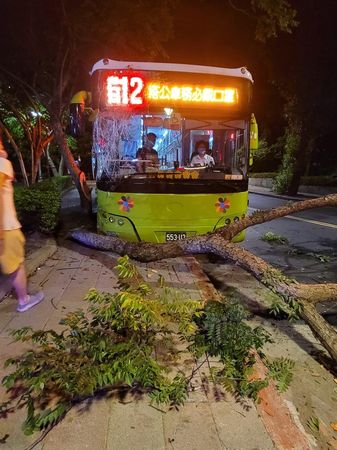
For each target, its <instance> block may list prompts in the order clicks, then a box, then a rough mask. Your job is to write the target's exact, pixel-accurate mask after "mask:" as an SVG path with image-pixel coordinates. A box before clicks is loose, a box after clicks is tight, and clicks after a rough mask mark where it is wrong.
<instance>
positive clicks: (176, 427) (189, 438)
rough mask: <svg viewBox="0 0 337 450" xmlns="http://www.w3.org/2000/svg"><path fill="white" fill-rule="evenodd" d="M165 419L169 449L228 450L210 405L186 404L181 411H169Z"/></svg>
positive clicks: (166, 441)
mask: <svg viewBox="0 0 337 450" xmlns="http://www.w3.org/2000/svg"><path fill="white" fill-rule="evenodd" d="M163 419H164V429H165V443H166V448H167V449H170V450H171V449H172V450H206V449H207V450H220V449H226V448H227V447H225V446H223V445H222V443H221V441H220V439H219V436H218V433H217V429H216V425H215V422H214V420H213V416H212V411H211V408H210V405H209V404H208V403H186V404H185V405H184V406H183V407H182V408H180V409H179V411H176V410H171V411H168V412H167V413H166V414H165V415H164V417H163ZM231 450H232V449H231Z"/></svg>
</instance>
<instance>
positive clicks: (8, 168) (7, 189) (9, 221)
mask: <svg viewBox="0 0 337 450" xmlns="http://www.w3.org/2000/svg"><path fill="white" fill-rule="evenodd" d="M0 172H1V173H4V174H5V175H6V178H5V182H4V184H3V185H2V186H1V191H0V195H1V196H2V206H3V209H4V210H3V217H2V221H0V223H1V225H2V226H3V229H4V231H9V230H17V229H18V228H21V224H20V222H19V221H18V218H17V216H16V210H15V206H14V189H13V184H12V181H13V179H14V171H13V166H12V163H11V162H10V161H8V159H5V158H2V157H0Z"/></svg>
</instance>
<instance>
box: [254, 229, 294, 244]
mask: <svg viewBox="0 0 337 450" xmlns="http://www.w3.org/2000/svg"><path fill="white" fill-rule="evenodd" d="M260 239H261V240H262V241H265V242H272V243H274V244H281V245H284V244H289V241H288V239H287V238H286V237H284V236H281V235H279V234H275V233H273V232H272V231H267V232H266V233H264V234H263V235H262V236H261V237H260Z"/></svg>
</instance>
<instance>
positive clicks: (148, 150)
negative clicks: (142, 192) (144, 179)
mask: <svg viewBox="0 0 337 450" xmlns="http://www.w3.org/2000/svg"><path fill="white" fill-rule="evenodd" d="M156 140H157V136H156V135H155V134H154V133H148V134H147V135H146V138H145V142H144V145H143V147H142V148H139V149H138V150H137V154H136V158H137V159H138V161H137V163H136V168H137V172H146V169H147V168H156V169H158V168H159V159H158V152H157V151H156V150H155V149H154V148H153V147H154V146H155V145H156Z"/></svg>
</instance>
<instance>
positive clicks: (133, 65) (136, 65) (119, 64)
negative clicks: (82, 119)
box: [90, 58, 253, 83]
mask: <svg viewBox="0 0 337 450" xmlns="http://www.w3.org/2000/svg"><path fill="white" fill-rule="evenodd" d="M130 69H133V70H149V71H162V72H190V73H204V74H211V75H225V76H230V77H238V78H246V79H247V80H249V81H251V82H252V83H253V77H252V74H251V73H250V72H249V70H247V69H246V68H245V67H239V68H237V69H226V68H222V67H211V66H195V65H191V64H172V63H157V62H140V61H117V60H114V59H108V58H104V59H100V60H99V61H97V63H96V64H94V65H93V68H92V70H91V72H90V75H93V73H94V72H96V70H130Z"/></svg>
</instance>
